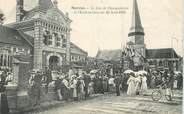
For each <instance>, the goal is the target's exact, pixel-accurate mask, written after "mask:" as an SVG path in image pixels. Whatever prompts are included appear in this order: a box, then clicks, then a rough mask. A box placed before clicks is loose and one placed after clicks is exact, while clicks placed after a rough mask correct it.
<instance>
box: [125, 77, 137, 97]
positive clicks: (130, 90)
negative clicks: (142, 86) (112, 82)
mask: <svg viewBox="0 0 184 114" xmlns="http://www.w3.org/2000/svg"><path fill="white" fill-rule="evenodd" d="M127 84H128V90H127V95H135V86H136V85H135V78H134V77H133V76H130V78H129V79H128V81H127Z"/></svg>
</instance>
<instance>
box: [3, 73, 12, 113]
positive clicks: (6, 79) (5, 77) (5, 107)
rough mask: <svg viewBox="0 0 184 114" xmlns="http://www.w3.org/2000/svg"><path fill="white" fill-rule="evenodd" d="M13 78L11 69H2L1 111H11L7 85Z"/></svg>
mask: <svg viewBox="0 0 184 114" xmlns="http://www.w3.org/2000/svg"><path fill="white" fill-rule="evenodd" d="M12 80H13V74H12V72H11V71H9V70H0V112H1V113H2V114H8V113H9V107H8V100H7V96H6V87H5V86H6V85H8V83H9V82H11V81H12Z"/></svg>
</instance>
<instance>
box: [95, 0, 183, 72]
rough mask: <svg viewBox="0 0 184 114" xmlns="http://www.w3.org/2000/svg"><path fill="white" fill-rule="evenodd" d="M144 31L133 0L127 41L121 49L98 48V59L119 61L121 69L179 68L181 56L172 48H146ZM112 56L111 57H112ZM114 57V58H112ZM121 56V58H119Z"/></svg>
mask: <svg viewBox="0 0 184 114" xmlns="http://www.w3.org/2000/svg"><path fill="white" fill-rule="evenodd" d="M144 39H145V32H144V27H143V26H142V22H141V16H140V13H139V9H138V4H137V0H133V9H132V22H131V27H130V30H129V33H128V41H127V43H126V45H125V46H124V48H123V49H119V50H118V51H117V50H109V51H108V50H100V51H99V52H98V53H97V58H98V59H105V60H113V61H120V63H122V66H123V67H122V68H123V70H126V69H133V70H136V71H137V70H143V69H144V70H147V69H153V70H155V69H160V70H163V69H165V68H166V69H169V68H172V69H173V70H175V71H177V70H179V66H180V65H179V64H180V62H181V57H180V56H179V55H177V53H176V52H175V50H174V49H172V48H162V49H147V48H146V44H145V42H144ZM112 58H113V59H112ZM114 58H116V60H115V59H114ZM120 58H122V60H121V59H120Z"/></svg>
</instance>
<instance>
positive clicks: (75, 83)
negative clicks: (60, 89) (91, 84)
mask: <svg viewBox="0 0 184 114" xmlns="http://www.w3.org/2000/svg"><path fill="white" fill-rule="evenodd" d="M72 85H73V97H74V98H75V97H77V80H76V79H74V80H73V84H72Z"/></svg>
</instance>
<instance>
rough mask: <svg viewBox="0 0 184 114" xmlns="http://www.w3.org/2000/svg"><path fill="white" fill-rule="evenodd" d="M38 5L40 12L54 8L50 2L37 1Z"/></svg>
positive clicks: (49, 0) (46, 0)
mask: <svg viewBox="0 0 184 114" xmlns="http://www.w3.org/2000/svg"><path fill="white" fill-rule="evenodd" d="M38 3H39V7H40V9H42V10H47V9H49V8H52V7H54V5H53V3H52V1H51V0H39V1H38Z"/></svg>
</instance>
